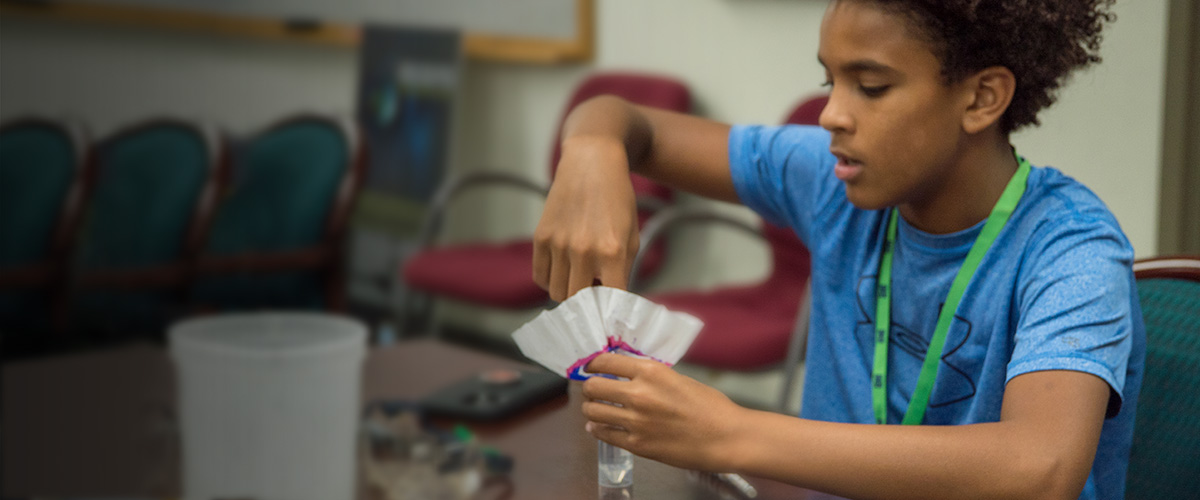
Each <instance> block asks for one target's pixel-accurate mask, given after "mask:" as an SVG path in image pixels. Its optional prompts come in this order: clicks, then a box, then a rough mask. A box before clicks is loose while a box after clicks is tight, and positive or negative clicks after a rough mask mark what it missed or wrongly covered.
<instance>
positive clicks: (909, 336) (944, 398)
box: [855, 274, 981, 408]
mask: <svg viewBox="0 0 1200 500" xmlns="http://www.w3.org/2000/svg"><path fill="white" fill-rule="evenodd" d="M876 277H877V276H876V275H874V274H872V275H867V276H862V277H860V278H859V280H858V290H857V295H858V311H859V318H858V321H857V324H856V325H855V335H856V337H855V338H858V339H860V340H863V339H865V342H868V343H870V345H874V341H875V314H874V312H875V293H876V286H875V280H876ZM901 299H902V298H900V297H897V298H896V299H895V300H893V302H892V324H891V330H890V333H889V335H888V336H889V337H890V338H889V341H890V342H891V345H892V346H895V347H896V349H891V350H890V352H891V353H892V356H893V358H892V359H889V360H888V381H889V382H888V383H889V385H891V384H895V383H903V382H900V381H911V382H909V383H908V384H907V387H904V388H903V391H902V392H911V391H912V390H913V388H914V387H915V383H916V380H917V376H918V374H919V373H920V371H921V364H923V363H924V362H925V353H926V352H928V351H929V339H930V338H932V337H933V330H934V328H935V327H936V322H937V315H938V314H939V313H940V312H941V307H942V305H941V304H939V305H938V307H937V310H935V311H933V312H932V318H933V321H932V322H931V324H930V325H929V328H928V331H921V332H918V331H916V329H915V328H913V327H910V326H909V325H905V324H904V321H905V320H904V319H903V316H905V315H903V314H900V315H899V316H901V318H900V319H897V314H896V313H897V311H896V308H897V307H898V301H900V300H901ZM922 330H925V329H924V328H922ZM971 332H972V325H971V321H970V320H968V319H966V318H964V317H962V316H959V315H955V316H954V322H953V323H952V324H951V325H950V332H949V333H948V334H947V337H946V346H945V348H944V349H943V350H942V362H941V364H940V365H939V366H938V375H937V383H936V384H935V385H934V391H933V394H931V395H930V397H929V407H930V408H939V407H944V406H950V405H953V404H955V403H959V402H962V401H966V400H968V399H971V397H972V396H974V395H975V378H974V375H973V373H976V372H977V371H978V370H972V368H978V366H977V365H978V363H979V362H980V361H981V360H980V359H973V358H972V357H971V356H967V355H966V354H967V353H966V352H964V351H963V349H962V348H963V346H965V345H966V344H967V341H968V340H970V338H971ZM865 352H874V350H873V349H868V350H867V351H865ZM897 356H901V357H902V359H896V357H897ZM898 370H904V371H905V372H906V376H898V375H897V374H899V373H900V372H899V371H898Z"/></svg>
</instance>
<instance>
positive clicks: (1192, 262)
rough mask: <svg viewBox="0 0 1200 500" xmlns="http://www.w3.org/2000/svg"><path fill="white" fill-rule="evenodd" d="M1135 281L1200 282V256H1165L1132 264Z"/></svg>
mask: <svg viewBox="0 0 1200 500" xmlns="http://www.w3.org/2000/svg"><path fill="white" fill-rule="evenodd" d="M1133 275H1134V278H1135V279H1139V280H1140V279H1161V278H1167V279H1183V280H1191V281H1200V255H1165V256H1161V257H1153V258H1148V259H1140V260H1137V261H1135V262H1134V263H1133Z"/></svg>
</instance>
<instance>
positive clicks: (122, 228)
mask: <svg viewBox="0 0 1200 500" xmlns="http://www.w3.org/2000/svg"><path fill="white" fill-rule="evenodd" d="M222 161H223V153H222V149H221V143H220V141H219V139H218V138H217V136H216V134H215V133H214V132H213V131H212V130H211V129H209V128H206V127H203V126H200V125H197V124H195V123H192V122H188V121H183V120H176V119H157V120H152V121H147V122H143V123H140V124H137V125H134V126H131V127H128V128H125V129H122V130H119V131H117V132H115V133H113V134H111V135H110V136H109V137H108V138H107V139H105V140H104V141H102V142H101V143H100V144H99V145H98V146H97V148H96V168H95V179H94V181H93V183H94V186H93V188H92V194H91V196H90V199H89V202H88V208H87V214H86V221H85V223H84V227H83V233H82V235H81V237H80V242H79V243H80V248H79V253H78V255H77V259H78V264H79V265H80V266H81V268H82V269H83V270H89V269H105V270H113V269H129V268H140V267H148V266H158V265H163V264H169V263H174V262H179V261H180V260H184V259H189V258H191V257H192V256H193V255H194V253H195V250H196V249H197V248H198V245H199V242H200V238H201V236H202V232H203V226H204V225H205V222H204V218H205V217H207V216H208V215H209V214H208V213H207V209H206V208H207V207H208V206H211V203H212V197H213V196H214V194H215V186H216V177H217V175H218V172H219V170H220V165H221V162H222Z"/></svg>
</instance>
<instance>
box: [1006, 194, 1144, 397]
mask: <svg viewBox="0 0 1200 500" xmlns="http://www.w3.org/2000/svg"><path fill="white" fill-rule="evenodd" d="M1052 224H1054V228H1053V229H1052V230H1050V231H1046V232H1043V234H1042V235H1041V236H1040V237H1038V238H1037V241H1036V242H1035V243H1034V244H1033V246H1031V247H1030V248H1031V249H1032V253H1031V254H1030V255H1031V257H1032V258H1031V259H1030V260H1029V262H1030V263H1031V264H1032V266H1031V268H1029V272H1031V279H1028V280H1024V281H1025V283H1024V284H1023V285H1022V286H1021V287H1019V288H1018V293H1019V296H1018V297H1017V300H1018V304H1019V307H1020V311H1021V313H1020V320H1019V321H1018V325H1017V332H1016V338H1015V340H1016V342H1015V346H1014V349H1013V354H1012V358H1011V361H1010V362H1009V364H1008V373H1007V380H1012V379H1013V377H1016V376H1018V375H1022V374H1025V373H1029V372H1034V371H1041V370H1073V371H1081V372H1086V373H1090V374H1092V375H1095V376H1097V377H1100V378H1101V379H1103V380H1104V381H1105V382H1107V383H1108V385H1109V387H1110V388H1111V389H1112V391H1111V393H1112V397H1111V398H1110V399H1109V407H1108V416H1109V417H1111V416H1114V415H1116V414H1117V412H1118V411H1119V410H1120V407H1121V394H1122V390H1123V389H1124V387H1125V371H1126V367H1127V365H1128V362H1129V353H1130V350H1131V349H1132V346H1133V336H1134V328H1135V322H1134V315H1135V314H1137V313H1138V312H1137V311H1136V310H1134V307H1133V300H1132V297H1133V295H1134V294H1136V293H1137V292H1136V290H1135V288H1134V285H1133V279H1132V274H1131V273H1132V271H1131V268H1132V264H1133V249H1132V248H1131V247H1130V245H1129V243H1128V241H1127V240H1126V239H1125V237H1124V236H1123V235H1122V234H1121V232H1120V229H1118V228H1117V227H1116V223H1115V221H1111V220H1104V219H1096V218H1089V217H1075V218H1067V219H1065V220H1060V221H1055V222H1053V223H1052Z"/></svg>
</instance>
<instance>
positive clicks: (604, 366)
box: [584, 353, 662, 387]
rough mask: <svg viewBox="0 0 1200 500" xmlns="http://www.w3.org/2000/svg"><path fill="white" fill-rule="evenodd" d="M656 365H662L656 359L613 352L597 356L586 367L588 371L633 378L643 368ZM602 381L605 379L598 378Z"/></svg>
mask: <svg viewBox="0 0 1200 500" xmlns="http://www.w3.org/2000/svg"><path fill="white" fill-rule="evenodd" d="M656 365H657V366H662V365H661V364H659V363H658V362H656V361H650V360H647V359H639V358H635V357H632V356H621V355H619V354H613V353H604V354H601V355H599V356H596V358H595V359H593V360H592V361H591V362H590V363H588V365H587V367H585V368H584V369H585V370H587V371H588V373H607V374H609V375H616V376H618V377H624V378H627V379H632V378H635V377H636V376H638V375H639V374H641V373H642V371H643V370H646V369H650V367H653V366H656ZM600 381H603V379H598V380H597V382H600ZM584 386H585V387H586V386H587V384H584Z"/></svg>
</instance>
